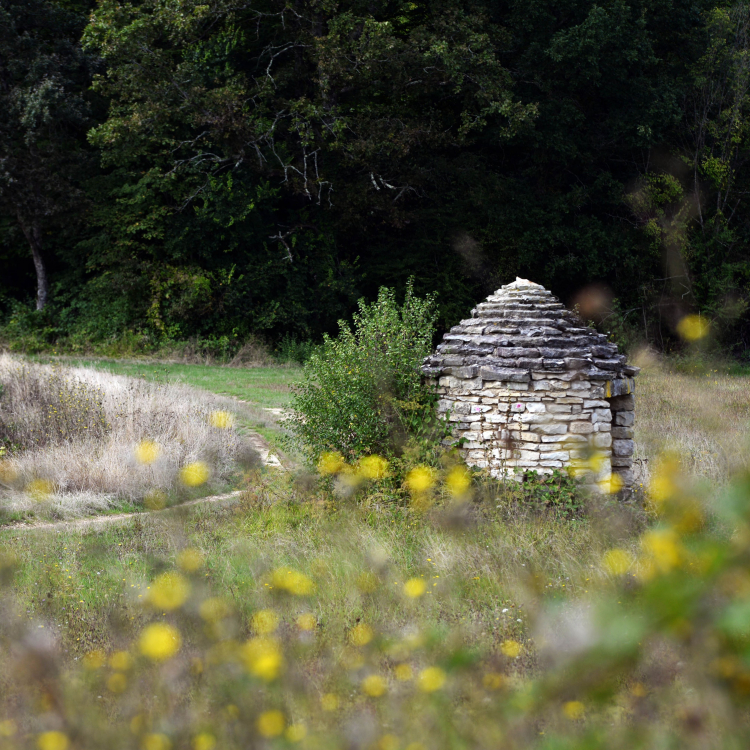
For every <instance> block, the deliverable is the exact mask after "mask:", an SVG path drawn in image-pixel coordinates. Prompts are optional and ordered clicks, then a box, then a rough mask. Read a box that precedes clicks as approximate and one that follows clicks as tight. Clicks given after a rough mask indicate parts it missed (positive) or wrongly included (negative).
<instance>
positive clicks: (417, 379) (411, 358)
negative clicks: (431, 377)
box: [286, 283, 435, 459]
mask: <svg viewBox="0 0 750 750" xmlns="http://www.w3.org/2000/svg"><path fill="white" fill-rule="evenodd" d="M339 325H340V328H341V332H340V334H339V336H338V337H337V338H335V339H334V338H331V337H329V336H326V337H325V338H324V341H323V346H322V348H321V350H320V351H319V352H318V353H315V354H313V355H312V356H311V357H310V358H309V360H308V361H307V363H306V364H305V367H304V371H303V376H302V380H301V382H300V384H299V385H298V386H297V387H296V389H295V391H294V394H293V397H292V416H291V417H290V418H289V419H287V420H286V427H287V428H288V429H289V430H290V432H291V433H292V436H293V438H292V439H293V440H294V441H295V442H296V443H297V444H299V445H301V447H302V448H303V450H304V452H305V453H306V454H307V455H308V457H309V458H312V459H317V458H318V456H320V455H321V454H322V453H323V452H326V451H339V452H340V453H341V454H342V455H343V456H344V457H346V458H347V459H356V458H357V457H359V456H362V455H365V454H370V453H378V454H382V455H388V456H390V455H393V454H395V453H398V452H400V449H401V448H402V447H403V445H404V444H405V443H406V441H407V440H408V438H409V436H410V435H412V434H414V432H415V431H416V430H419V429H420V427H421V426H422V425H423V424H424V421H425V419H429V418H430V416H431V411H432V404H433V398H432V395H431V393H430V391H429V389H428V388H427V386H425V385H424V384H423V383H422V376H421V373H420V370H419V366H420V364H421V363H422V360H423V359H424V358H425V357H426V356H427V355H428V354H429V352H430V349H431V347H432V337H433V334H434V331H435V304H434V299H433V298H432V297H427V298H426V299H419V298H418V297H415V296H414V291H413V288H412V285H411V283H410V284H409V285H408V286H407V290H406V296H405V299H404V303H403V305H399V304H398V302H397V301H396V295H395V293H394V291H393V290H392V289H387V288H385V287H383V288H381V289H380V293H379V294H378V299H377V301H376V302H373V303H372V304H367V303H366V302H365V301H364V300H360V302H359V312H358V313H356V314H355V315H354V327H353V328H351V327H350V326H349V325H348V324H347V323H346V322H344V321H340V322H339Z"/></svg>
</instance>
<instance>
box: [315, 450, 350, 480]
mask: <svg viewBox="0 0 750 750" xmlns="http://www.w3.org/2000/svg"><path fill="white" fill-rule="evenodd" d="M344 466H346V461H344V457H343V456H342V455H341V454H340V453H339V452H338V451H330V452H328V453H323V454H322V455H321V457H320V458H319V459H318V472H319V473H321V474H323V475H324V476H325V475H329V474H338V473H339V472H340V471H341V470H342V469H343V468H344Z"/></svg>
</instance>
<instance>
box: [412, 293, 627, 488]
mask: <svg viewBox="0 0 750 750" xmlns="http://www.w3.org/2000/svg"><path fill="white" fill-rule="evenodd" d="M471 315H472V317H471V318H469V319H468V320H462V321H461V323H460V324H459V325H457V326H454V327H453V328H451V330H450V331H449V332H448V333H446V334H445V336H444V337H443V341H442V343H441V344H440V345H439V346H438V348H437V351H436V352H435V354H433V355H432V356H430V357H428V358H427V359H426V360H425V362H424V365H423V367H422V371H423V373H424V374H425V375H426V376H427V377H428V378H432V379H435V380H437V388H438V393H439V395H440V401H439V404H438V409H439V411H440V412H441V413H442V414H443V415H444V416H445V417H447V418H448V419H449V420H450V421H451V422H452V423H454V424H455V429H454V430H453V438H452V439H453V441H459V439H460V438H463V440H462V441H460V450H461V451H462V453H463V455H464V457H465V458H466V461H467V463H469V464H470V465H472V466H479V467H486V468H488V469H489V470H490V472H491V474H492V475H493V476H496V477H503V476H508V475H515V474H517V472H516V471H515V469H516V468H518V469H521V470H528V469H532V470H536V471H538V472H540V473H550V472H552V471H553V470H554V469H561V468H563V467H571V468H572V471H573V473H574V474H575V475H577V476H581V477H584V478H585V480H586V481H588V482H589V483H590V484H591V485H592V487H593V488H607V489H608V488H610V487H612V486H616V485H617V484H621V485H622V486H623V491H624V492H625V493H627V492H629V490H630V488H631V487H632V484H633V471H632V462H633V448H634V445H633V424H634V414H635V412H634V409H635V396H634V390H635V383H634V379H633V378H634V376H635V375H636V374H637V373H638V368H637V367H633V366H631V365H628V364H627V363H626V361H625V357H624V356H623V355H621V354H619V353H618V350H617V346H616V345H615V344H612V343H610V342H609V341H608V340H607V338H606V336H604V335H602V334H600V333H597V332H596V331H595V330H593V329H591V328H588V327H587V326H586V325H584V323H583V322H582V321H581V319H580V318H579V317H578V316H577V315H576V314H575V313H574V312H571V311H570V310H567V309H566V308H565V307H564V306H563V305H562V304H561V303H560V301H559V300H558V299H557V298H556V297H554V296H553V295H552V294H550V292H548V291H547V290H546V289H545V288H544V287H542V286H540V285H539V284H534V283H532V282H530V281H527V280H525V279H516V280H515V282H513V283H512V284H507V285H506V286H504V287H502V288H501V289H499V290H498V291H497V292H495V293H494V294H492V295H490V296H489V297H488V298H487V300H486V301H485V302H482V303H481V304H479V305H477V307H476V308H475V309H474V310H472V311H471ZM612 472H614V473H616V474H618V475H619V479H620V480H621V482H619V483H617V482H611V483H610V482H608V481H607V480H608V479H610V477H611V473H612Z"/></svg>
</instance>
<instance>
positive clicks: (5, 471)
mask: <svg viewBox="0 0 750 750" xmlns="http://www.w3.org/2000/svg"><path fill="white" fill-rule="evenodd" d="M17 478H18V472H17V471H16V468H15V467H14V466H13V465H12V464H11V463H10V462H9V461H0V482H7V483H10V482H15V481H16V479H17Z"/></svg>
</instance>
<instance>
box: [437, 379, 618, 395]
mask: <svg viewBox="0 0 750 750" xmlns="http://www.w3.org/2000/svg"><path fill="white" fill-rule="evenodd" d="M441 380H442V378H441ZM570 390H571V391H580V392H584V391H587V392H590V391H591V390H592V388H591V383H589V382H588V381H587V380H576V381H575V382H573V383H571V384H570ZM603 392H604V389H602V396H603V395H604V393H603Z"/></svg>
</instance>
